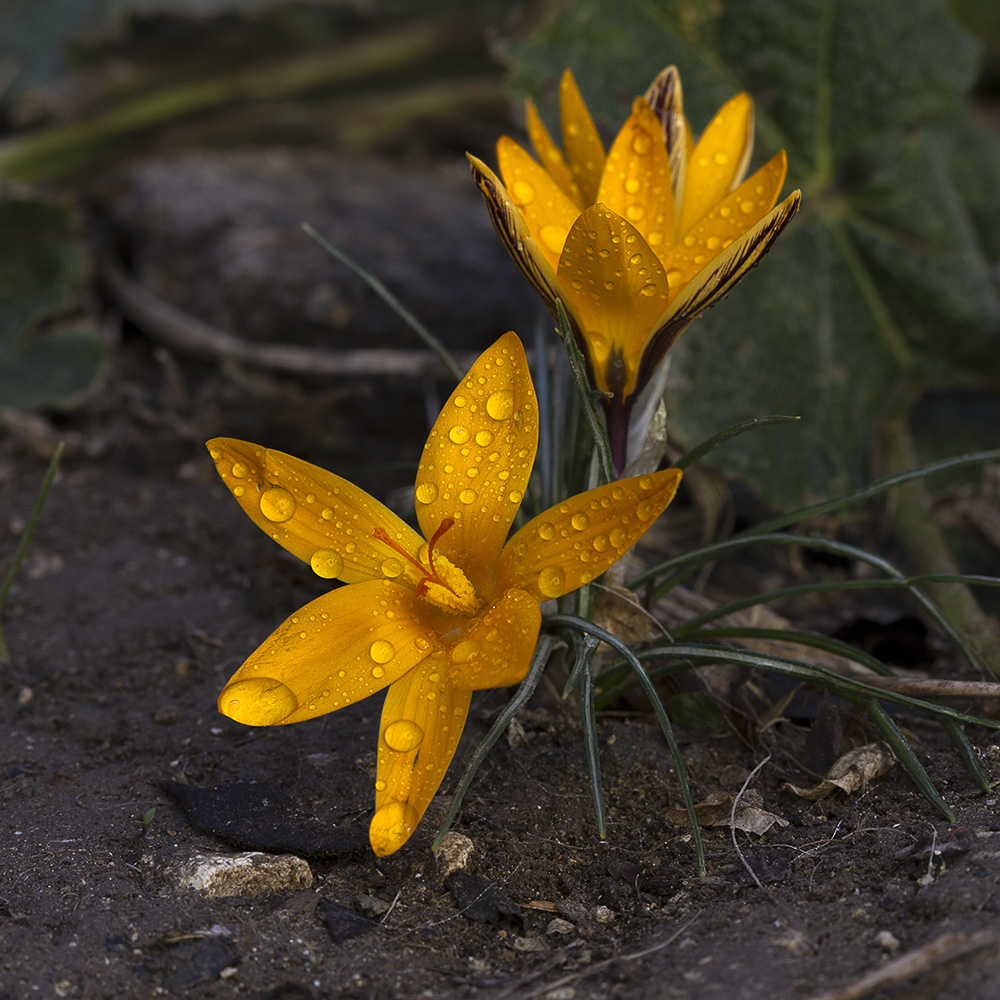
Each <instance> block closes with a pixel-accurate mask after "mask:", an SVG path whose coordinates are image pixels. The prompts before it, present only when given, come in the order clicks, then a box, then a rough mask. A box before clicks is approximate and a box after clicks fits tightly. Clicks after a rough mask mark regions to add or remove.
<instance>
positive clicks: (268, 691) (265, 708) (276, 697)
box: [219, 677, 299, 726]
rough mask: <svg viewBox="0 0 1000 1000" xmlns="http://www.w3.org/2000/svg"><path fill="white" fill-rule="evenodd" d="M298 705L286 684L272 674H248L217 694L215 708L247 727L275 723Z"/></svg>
mask: <svg viewBox="0 0 1000 1000" xmlns="http://www.w3.org/2000/svg"><path fill="white" fill-rule="evenodd" d="M298 707H299V700H298V698H296V697H295V693H294V692H293V691H292V689H291V688H290V687H288V686H287V685H285V684H282V682H281V681H278V680H275V679H274V678H273V677H250V678H248V679H247V680H242V681H236V682H234V683H233V684H230V685H229V686H228V687H226V689H225V690H224V691H223V692H222V694H221V695H219V711H220V712H222V714H223V715H228V716H229V718H230V719H235V720H236V721H237V722H242V723H243V724H244V725H247V726H275V725H277V724H278V723H279V722H283V721H284V720H285V719H287V718H288V716H289V715H291V714H292V712H294V711H295V710H296V709H297V708H298Z"/></svg>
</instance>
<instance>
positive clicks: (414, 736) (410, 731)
mask: <svg viewBox="0 0 1000 1000" xmlns="http://www.w3.org/2000/svg"><path fill="white" fill-rule="evenodd" d="M423 738H424V731H423V730H422V729H421V728H420V726H418V725H417V724H416V723H415V722H414V721H413V720H412V719H397V720H396V721H395V722H390V723H389V725H388V726H386V727H385V732H384V733H383V734H382V739H384V740H385V742H386V743H387V744H388V745H389V749H390V750H395V751H396V753H409V752H410V751H411V750H416V749H417V747H418V746H420V741H421V740H422V739H423Z"/></svg>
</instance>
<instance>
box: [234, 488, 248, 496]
mask: <svg viewBox="0 0 1000 1000" xmlns="http://www.w3.org/2000/svg"><path fill="white" fill-rule="evenodd" d="M244 493H246V490H245V489H244V488H243V487H242V486H234V487H233V496H234V497H241V496H243V494H244Z"/></svg>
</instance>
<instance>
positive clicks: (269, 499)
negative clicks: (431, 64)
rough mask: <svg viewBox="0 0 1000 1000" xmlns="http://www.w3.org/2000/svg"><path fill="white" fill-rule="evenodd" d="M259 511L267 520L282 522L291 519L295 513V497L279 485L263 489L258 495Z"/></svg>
mask: <svg viewBox="0 0 1000 1000" xmlns="http://www.w3.org/2000/svg"><path fill="white" fill-rule="evenodd" d="M260 512H261V513H262V514H263V515H264V517H266V518H267V519H268V520H269V521H274V523H275V524H282V523H284V522H285V521H288V520H291V518H292V515H294V513H295V497H293V496H292V494H291V493H289V492H288V490H285V489H282V488H281V487H280V486H273V487H272V488H271V489H269V490H264V492H263V493H261V495H260Z"/></svg>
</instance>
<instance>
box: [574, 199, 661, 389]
mask: <svg viewBox="0 0 1000 1000" xmlns="http://www.w3.org/2000/svg"><path fill="white" fill-rule="evenodd" d="M558 276H559V282H560V284H561V286H562V287H563V289H564V290H565V293H564V294H565V295H566V297H567V298H568V299H569V302H570V304H571V305H572V308H573V312H574V313H575V315H576V317H577V319H578V322H579V324H580V328H581V331H582V333H583V337H584V340H585V342H586V345H587V350H588V353H589V356H590V363H591V366H592V368H593V371H594V377H595V380H596V382H597V385H598V387H599V388H600V389H604V390H606V391H610V392H613V393H615V395H617V396H622V397H624V396H628V395H630V394H631V392H632V391H633V389H634V388H635V377H636V373H637V371H638V366H639V356H640V354H641V352H642V348H643V345H644V344H645V343H646V339H647V337H648V336H649V333H650V330H651V327H652V324H653V322H654V321H655V320H656V318H657V317H658V316H660V315H661V314H662V313H663V311H664V309H665V308H666V306H667V301H668V290H667V277H666V274H665V273H664V270H663V267H662V265H661V264H660V262H659V260H658V259H657V256H656V254H655V253H654V252H653V251H652V250H651V249H650V248H649V246H648V244H647V243H646V241H645V240H644V239H643V238H642V236H641V235H640V233H639V231H638V230H637V229H636V228H635V227H634V226H633V225H632V224H631V223H630V222H628V221H626V220H625V219H623V218H622V217H621V216H620V215H617V214H616V213H614V212H611V211H609V210H608V209H607V208H605V207H604V206H603V205H593V206H591V207H590V208H588V209H587V210H586V211H585V212H584V213H583V215H581V216H580V218H579V219H578V220H577V221H576V223H574V225H573V228H572V229H571V230H570V231H569V235H568V236H567V237H566V246H565V248H564V249H563V252H562V257H561V258H560V259H559V270H558Z"/></svg>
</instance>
